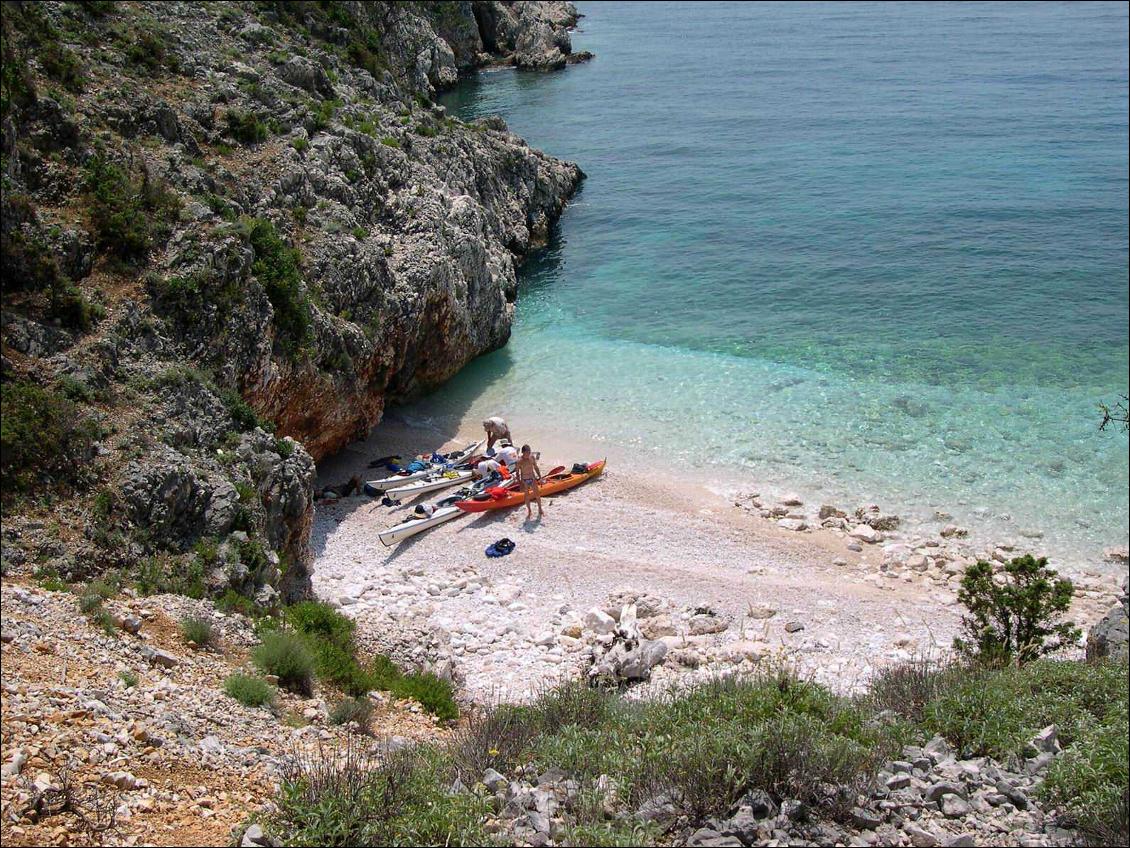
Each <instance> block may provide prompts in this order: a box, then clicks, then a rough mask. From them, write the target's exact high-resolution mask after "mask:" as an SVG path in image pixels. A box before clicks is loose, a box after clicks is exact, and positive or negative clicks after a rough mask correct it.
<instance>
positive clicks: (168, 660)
mask: <svg viewBox="0 0 1130 848" xmlns="http://www.w3.org/2000/svg"><path fill="white" fill-rule="evenodd" d="M141 655H142V656H143V657H144V658H145V659H146V660H147V661H148V662H149V664H150V665H156V666H160V667H161V668H176V667H177V666H178V665H180V658H179V657H177V656H176V655H174V654H170V653H169V652H168V651H162V650H161V649H160V648H153V647H150V646H149V645H146V646H145V647H143V648H142V649H141Z"/></svg>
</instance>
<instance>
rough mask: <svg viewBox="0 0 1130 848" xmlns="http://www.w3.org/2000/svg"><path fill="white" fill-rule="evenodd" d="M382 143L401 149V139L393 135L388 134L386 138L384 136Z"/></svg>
mask: <svg viewBox="0 0 1130 848" xmlns="http://www.w3.org/2000/svg"><path fill="white" fill-rule="evenodd" d="M381 144H383V145H384V146H385V147H395V148H396V149H397V150H399V149H400V141H399V140H398V139H395V138H393V137H392V136H391V135H386V136H385V137H384V138H382V139H381Z"/></svg>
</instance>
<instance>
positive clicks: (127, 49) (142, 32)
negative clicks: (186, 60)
mask: <svg viewBox="0 0 1130 848" xmlns="http://www.w3.org/2000/svg"><path fill="white" fill-rule="evenodd" d="M119 39H120V41H121V42H122V43H123V45H124V48H123V53H124V54H125V57H126V60H127V61H128V62H129V64H130V65H132V66H134V67H135V68H137V69H138V70H141V71H145V72H146V73H149V74H155V73H157V72H158V71H161V70H168V71H176V70H178V69H179V68H180V60H179V59H178V58H177V56H176V54H175V53H173V52H171V51H170V50H169V49H168V48H167V45H168V44H174V43H176V39H175V38H173V37H172V36H171V35H170V34H168V33H161V32H157V31H155V30H153V29H150V28H137V27H130V28H128V29H125V30H123V31H120V32H119Z"/></svg>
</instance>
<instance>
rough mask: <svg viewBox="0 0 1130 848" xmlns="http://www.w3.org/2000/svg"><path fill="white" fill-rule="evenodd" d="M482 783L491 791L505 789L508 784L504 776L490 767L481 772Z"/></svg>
mask: <svg viewBox="0 0 1130 848" xmlns="http://www.w3.org/2000/svg"><path fill="white" fill-rule="evenodd" d="M483 785H484V786H486V788H487V789H489V790H490V791H491V792H497V791H498V790H500V789H505V788H506V787H507V786H509V785H510V781H508V780H507V779H506V778H505V777H503V776H502V775H501V774H499V773H498V772H497V771H495V770H494V769H492V768H488V769H487V770H486V771H484V772H483Z"/></svg>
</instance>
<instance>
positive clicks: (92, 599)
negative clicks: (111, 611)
mask: <svg viewBox="0 0 1130 848" xmlns="http://www.w3.org/2000/svg"><path fill="white" fill-rule="evenodd" d="M78 608H79V611H80V612H81V613H82V614H83V615H90V614H91V613H93V612H95V611H96V610H99V609H101V608H102V599H101V598H100V597H99V596H98V595H96V594H94V593H93V592H84V593H83V594H81V595H79V598H78Z"/></svg>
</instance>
